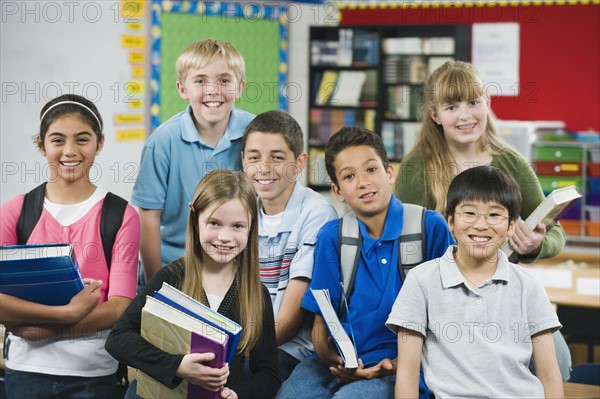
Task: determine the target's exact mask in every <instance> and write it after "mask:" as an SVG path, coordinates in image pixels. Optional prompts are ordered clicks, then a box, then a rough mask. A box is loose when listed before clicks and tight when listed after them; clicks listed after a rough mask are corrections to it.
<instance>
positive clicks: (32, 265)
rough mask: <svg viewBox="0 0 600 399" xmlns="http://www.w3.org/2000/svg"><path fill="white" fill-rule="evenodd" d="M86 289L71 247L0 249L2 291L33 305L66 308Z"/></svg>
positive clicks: (52, 245) (47, 245)
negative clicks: (39, 304)
mask: <svg viewBox="0 0 600 399" xmlns="http://www.w3.org/2000/svg"><path fill="white" fill-rule="evenodd" d="M82 289H83V280H82V278H81V274H80V272H79V266H78V264H77V259H76V257H75V251H74V250H73V246H72V245H70V244H41V245H13V246H7V247H0V292H1V293H3V294H7V295H11V296H15V297H18V298H21V299H24V300H26V301H29V302H36V303H41V304H44V305H50V306H61V305H66V304H67V303H69V302H70V301H71V298H73V296H74V295H75V294H77V293H78V292H79V291H81V290H82Z"/></svg>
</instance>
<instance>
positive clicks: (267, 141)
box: [242, 132, 306, 215]
mask: <svg viewBox="0 0 600 399" xmlns="http://www.w3.org/2000/svg"><path fill="white" fill-rule="evenodd" d="M242 163H243V164H244V171H245V172H246V175H247V176H248V177H249V178H250V179H251V180H252V182H253V183H254V189H255V190H256V193H257V194H258V195H259V197H260V198H261V200H262V202H263V207H264V208H265V212H266V213H267V214H268V215H275V214H278V213H281V212H283V211H284V209H285V206H286V205H287V202H288V200H289V199H290V196H291V195H292V192H293V191H294V185H295V184H296V180H297V178H298V174H299V173H301V172H302V169H304V165H305V164H306V153H305V152H303V153H302V154H300V155H299V156H298V157H296V156H295V155H294V152H293V151H292V150H291V149H290V147H289V145H288V144H287V142H286V141H285V139H284V138H283V136H282V135H281V134H279V133H262V132H252V133H250V134H249V135H248V137H247V138H246V144H245V147H244V151H243V152H242Z"/></svg>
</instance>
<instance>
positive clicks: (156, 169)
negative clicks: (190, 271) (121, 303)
mask: <svg viewBox="0 0 600 399" xmlns="http://www.w3.org/2000/svg"><path fill="white" fill-rule="evenodd" d="M191 109H192V108H191V106H189V105H188V107H187V108H186V110H185V111H182V112H180V113H179V114H177V115H175V116H173V117H172V118H170V119H169V120H168V121H166V122H165V123H163V124H162V125H160V126H159V127H158V128H157V129H156V130H155V131H154V133H152V135H151V136H150V137H149V138H148V140H147V141H146V144H145V145H144V149H143V150H142V160H141V164H140V171H139V174H138V177H137V180H136V182H135V186H134V187H133V193H132V198H131V203H132V204H133V205H136V206H138V207H140V208H143V209H161V210H162V213H161V217H160V239H161V258H162V263H163V266H164V265H166V264H167V263H169V262H171V261H174V260H176V259H178V258H180V257H181V256H182V255H183V250H184V244H185V231H186V226H187V219H188V215H189V207H188V203H189V202H190V201H191V200H192V196H193V194H194V191H195V190H196V186H197V185H198V182H199V181H200V180H201V179H202V177H203V176H204V175H205V174H206V173H207V172H209V171H211V170H214V169H219V168H224V169H235V170H241V169H242V163H241V155H240V154H241V152H242V136H243V135H244V130H245V129H246V126H248V124H249V123H250V122H251V121H252V119H254V115H253V114H250V113H248V112H246V111H242V110H240V109H235V108H234V109H233V110H232V111H231V116H230V119H229V124H228V125H227V130H225V134H224V135H223V137H222V138H221V140H219V142H218V143H217V145H216V147H214V148H213V147H211V146H209V145H207V144H205V143H204V142H203V141H202V139H201V138H200V134H199V133H198V130H197V129H196V126H195V125H194V120H193V119H192V115H191V112H192V111H191Z"/></svg>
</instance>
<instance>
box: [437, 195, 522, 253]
mask: <svg viewBox="0 0 600 399" xmlns="http://www.w3.org/2000/svg"><path fill="white" fill-rule="evenodd" d="M484 215H485V216H484ZM474 217H475V218H476V220H475V221H474V222H471V221H470V220H467V219H470V218H474ZM486 217H487V219H488V220H486ZM448 226H449V227H450V231H451V232H452V234H453V235H454V238H455V239H456V242H457V244H458V247H459V250H460V251H461V252H462V253H463V254H465V255H468V256H469V258H468V259H469V260H474V261H482V260H488V259H489V260H494V261H496V260H497V251H498V250H499V249H500V248H501V247H502V245H503V244H504V242H505V241H506V239H507V237H510V236H511V235H512V234H513V232H514V229H515V221H510V222H509V220H508V210H507V209H506V208H505V207H504V206H502V205H501V204H499V203H497V202H495V201H492V202H483V201H480V200H469V201H464V202H461V203H459V204H458V206H457V207H456V209H455V210H454V215H453V216H449V217H448Z"/></svg>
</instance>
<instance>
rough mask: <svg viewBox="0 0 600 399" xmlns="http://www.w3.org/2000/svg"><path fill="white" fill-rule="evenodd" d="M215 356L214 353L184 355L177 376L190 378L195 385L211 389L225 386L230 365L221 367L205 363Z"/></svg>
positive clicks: (216, 389)
mask: <svg viewBox="0 0 600 399" xmlns="http://www.w3.org/2000/svg"><path fill="white" fill-rule="evenodd" d="M214 358H215V354H214V353H210V352H209V353H190V354H187V355H185V356H184V357H183V360H182V361H181V364H180V365H179V368H178V369H177V373H175V374H176V375H177V377H180V378H183V379H186V380H188V381H189V382H190V383H192V384H194V385H199V386H201V387H202V388H205V389H208V390H209V391H215V392H216V391H218V390H219V389H221V388H223V386H225V383H226V382H227V377H229V365H228V364H225V366H223V367H221V368H212V367H210V366H207V365H205V364H204V363H205V362H209V361H211V360H213V359H214Z"/></svg>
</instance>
